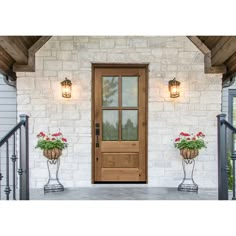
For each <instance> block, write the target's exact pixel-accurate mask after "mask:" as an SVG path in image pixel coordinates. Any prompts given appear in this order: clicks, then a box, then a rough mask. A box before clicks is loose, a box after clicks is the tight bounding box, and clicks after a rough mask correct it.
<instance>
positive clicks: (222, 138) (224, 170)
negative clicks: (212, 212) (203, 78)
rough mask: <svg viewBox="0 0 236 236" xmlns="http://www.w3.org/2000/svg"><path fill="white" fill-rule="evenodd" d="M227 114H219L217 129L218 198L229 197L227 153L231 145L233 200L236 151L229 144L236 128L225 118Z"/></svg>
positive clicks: (233, 198)
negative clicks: (230, 135)
mask: <svg viewBox="0 0 236 236" xmlns="http://www.w3.org/2000/svg"><path fill="white" fill-rule="evenodd" d="M225 118H226V115H225V114H220V115H218V116H217V123H218V125H217V130H218V199H219V200H228V198H229V185H228V174H229V166H228V161H227V160H228V159H227V153H228V150H229V147H231V149H232V150H231V152H230V153H231V160H232V162H233V171H232V172H233V173H232V174H233V188H232V194H233V196H232V200H236V197H235V161H236V153H235V151H233V148H232V145H227V143H228V142H227V141H229V133H228V132H231V134H235V133H236V128H235V127H234V126H233V125H232V124H230V123H229V122H228V121H227V120H225Z"/></svg>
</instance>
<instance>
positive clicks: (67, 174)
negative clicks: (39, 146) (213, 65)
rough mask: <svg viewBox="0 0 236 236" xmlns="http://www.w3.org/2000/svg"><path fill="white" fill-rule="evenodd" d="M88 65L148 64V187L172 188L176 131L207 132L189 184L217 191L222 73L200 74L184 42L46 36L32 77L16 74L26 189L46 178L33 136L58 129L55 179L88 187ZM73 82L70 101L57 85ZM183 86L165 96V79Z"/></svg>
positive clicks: (178, 174)
mask: <svg viewBox="0 0 236 236" xmlns="http://www.w3.org/2000/svg"><path fill="white" fill-rule="evenodd" d="M92 63H149V75H148V76H149V79H148V80H149V82H148V84H149V89H148V94H149V95H148V109H149V111H148V186H166V187H176V186H177V185H178V184H179V183H180V181H181V180H182V177H183V171H182V165H181V158H180V156H179V152H178V150H176V149H175V148H174V147H173V140H174V139H175V137H176V136H177V135H178V134H179V132H181V131H185V132H190V133H191V132H197V131H203V132H204V133H206V139H207V142H208V148H207V149H206V150H202V151H200V155H199V157H198V158H197V161H196V167H195V173H194V176H195V181H196V183H198V184H199V186H200V188H201V187H216V185H217V142H216V141H217V136H216V133H217V130H216V115H217V114H219V113H220V110H221V75H220V74H218V75H216V74H215V75H207V74H204V57H203V55H202V53H201V52H200V51H199V50H198V49H197V48H196V47H195V46H194V45H193V44H192V43H191V42H190V41H189V39H188V38H186V37H134V36H133V37H82V36H81V37H78V36H77V37H52V38H51V39H50V40H49V41H48V42H47V43H46V44H45V45H44V46H43V47H42V48H41V49H40V50H39V51H38V52H37V54H36V71H35V72H33V73H31V72H30V73H29V72H27V73H17V76H18V79H17V103H18V107H17V110H18V114H21V113H27V114H29V115H30V184H31V187H40V188H41V187H42V186H43V185H44V184H45V183H46V180H47V167H46V159H45V158H44V157H43V156H42V152H41V151H40V150H35V149H34V146H35V144H36V137H35V136H36V134H37V133H38V132H39V131H48V130H49V131H50V132H54V131H58V130H60V131H61V132H62V133H63V134H64V136H65V137H66V138H68V141H69V148H68V149H67V150H66V151H63V157H62V158H61V169H60V179H61V182H62V183H63V184H64V185H65V187H75V186H92V184H91V176H92V173H91V171H92V164H91V140H92V137H91V77H92V74H91V72H92ZM65 77H67V78H68V79H70V80H72V83H73V90H72V98H71V99H64V98H62V97H61V88H60V82H61V81H62V80H64V79H65ZM174 77H176V79H177V80H179V81H180V82H181V96H180V97H179V98H176V99H171V98H170V97H169V91H168V81H169V80H171V79H173V78H174Z"/></svg>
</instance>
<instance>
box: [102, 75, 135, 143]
mask: <svg viewBox="0 0 236 236" xmlns="http://www.w3.org/2000/svg"><path fill="white" fill-rule="evenodd" d="M132 84H133V85H134V86H133V87H132ZM117 85H118V86H117ZM125 85H126V86H125ZM127 87H128V88H127ZM117 90H118V91H117ZM129 90H130V92H131V94H129V95H127V94H128V92H129ZM104 92H105V93H106V94H105V96H104ZM132 94H133V97H134V99H133V100H131V99H132ZM138 94H139V92H138V76H117V75H114V76H102V120H103V122H102V123H103V125H102V131H103V132H102V134H103V135H102V138H103V141H114V140H115V141H118V140H119V141H137V140H138V110H139V108H138V97H139V96H138ZM124 97H125V99H123V98H124ZM126 100H129V101H127V102H125V101H126ZM117 105H118V106H117ZM104 111H117V112H118V114H119V115H118V124H117V125H114V124H112V123H114V122H108V121H107V116H106V113H104ZM135 111H136V112H135ZM132 113H133V114H134V113H136V117H135V116H134V115H132V116H131V117H129V118H128V119H125V118H124V117H125V115H124V114H132ZM108 114H109V113H108ZM110 114H111V113H110ZM126 116H127V115H126ZM104 118H105V119H106V121H105V122H104ZM126 118H127V117H126ZM116 126H117V127H116ZM117 128H118V137H117ZM109 130H110V132H111V133H112V134H109ZM115 133H116V134H115ZM116 138H118V140H117V139H116Z"/></svg>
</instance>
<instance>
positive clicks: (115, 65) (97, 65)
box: [91, 63, 149, 184]
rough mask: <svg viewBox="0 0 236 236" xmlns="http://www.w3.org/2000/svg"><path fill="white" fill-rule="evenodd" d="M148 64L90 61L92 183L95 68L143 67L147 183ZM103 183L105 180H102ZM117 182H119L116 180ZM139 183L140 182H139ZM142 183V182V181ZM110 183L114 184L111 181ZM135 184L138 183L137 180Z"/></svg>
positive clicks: (93, 177) (93, 180)
mask: <svg viewBox="0 0 236 236" xmlns="http://www.w3.org/2000/svg"><path fill="white" fill-rule="evenodd" d="M148 66H149V64H148V63H147V64H137V63H135V64H132V63H131V64H130V63H128V64H122V63H92V96H91V99H92V101H91V102H92V107H91V109H92V110H91V129H92V133H91V134H92V149H91V151H92V184H95V127H94V124H95V112H94V111H95V69H97V68H104V69H105V68H143V69H145V86H146V91H145V103H146V104H145V105H146V106H145V119H146V129H145V141H146V147H145V150H144V152H145V155H146V163H145V164H146V176H145V178H146V181H145V184H147V183H148V92H149V91H148V90H149V89H148V79H149V78H148V71H149V70H148ZM103 183H104V184H105V183H106V182H103ZM117 183H119V182H117ZM125 183H126V184H129V183H130V182H125ZM140 183H141V182H140ZM142 183H143V182H142ZM96 184H97V183H96ZM112 184H115V182H113V183H112ZM136 184H139V183H138V182H137V183H136Z"/></svg>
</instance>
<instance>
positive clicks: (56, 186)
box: [43, 148, 64, 193]
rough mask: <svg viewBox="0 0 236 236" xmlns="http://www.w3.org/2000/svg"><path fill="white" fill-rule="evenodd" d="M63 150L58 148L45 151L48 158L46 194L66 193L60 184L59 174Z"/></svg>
mask: <svg viewBox="0 0 236 236" xmlns="http://www.w3.org/2000/svg"><path fill="white" fill-rule="evenodd" d="M61 154H62V150H61V149H58V148H54V149H50V150H43V155H44V156H45V157H46V158H48V160H47V167H48V175H49V176H48V182H47V183H46V184H45V185H44V193H47V192H60V191H64V186H63V185H62V184H61V183H60V181H59V178H58V172H59V167H60V158H59V157H60V156H61Z"/></svg>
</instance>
